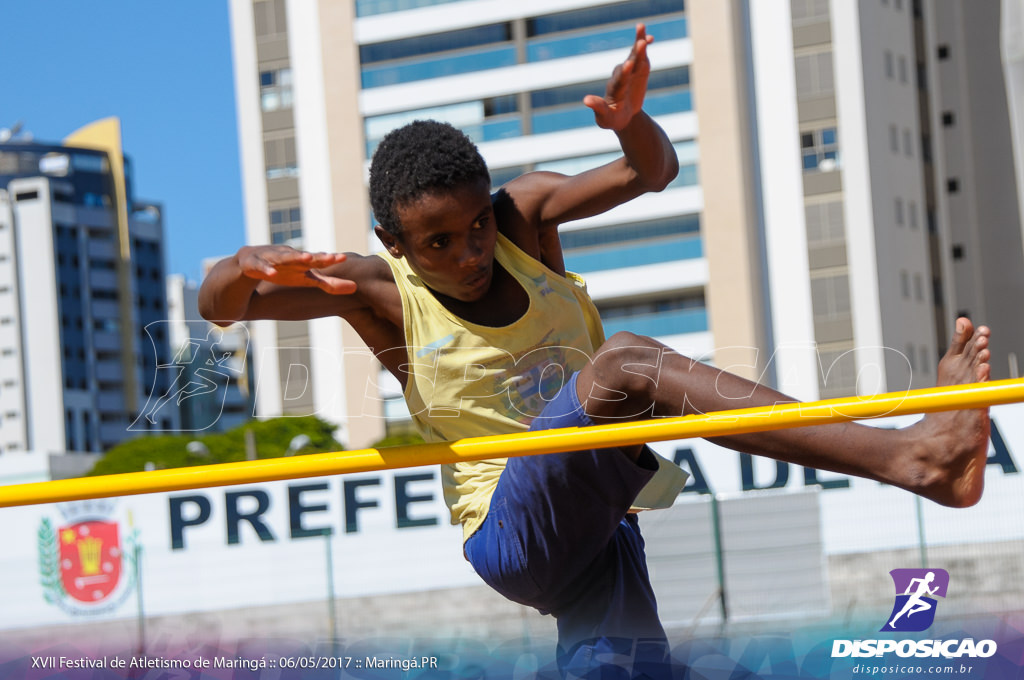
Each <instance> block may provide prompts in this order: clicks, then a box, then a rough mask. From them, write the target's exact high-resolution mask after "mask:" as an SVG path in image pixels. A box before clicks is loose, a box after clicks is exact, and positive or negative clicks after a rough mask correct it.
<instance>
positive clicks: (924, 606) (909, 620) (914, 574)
mask: <svg viewBox="0 0 1024 680" xmlns="http://www.w3.org/2000/svg"><path fill="white" fill-rule="evenodd" d="M889 575H890V576H892V581H893V585H894V586H895V588H896V597H895V601H894V602H893V606H892V613H890V614H889V617H888V618H887V619H886V622H885V625H884V626H882V628H881V629H880V631H879V632H882V633H890V632H897V633H919V632H921V631H923V630H927V629H928V628H930V627H931V625H932V623H933V622H934V621H935V611H936V609H937V607H938V602H939V601H938V600H937V599H936V598H939V597H941V598H945V597H946V591H947V590H948V589H949V572H947V571H946V570H945V569H893V570H892V571H890V572H889ZM891 653H895V654H896V655H897V656H900V657H933V658H935V657H940V656H941V657H945V658H955V657H969V658H977V657H990V656H992V655H993V654H995V653H996V643H995V641H993V640H979V641H977V642H975V641H974V640H973V639H972V638H965V639H963V640H960V639H945V640H895V639H891V640H835V641H833V643H832V657H833V658H836V657H844V656H853V657H880V656H884V655H885V654H891Z"/></svg>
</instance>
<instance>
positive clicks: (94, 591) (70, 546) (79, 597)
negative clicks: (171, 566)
mask: <svg viewBox="0 0 1024 680" xmlns="http://www.w3.org/2000/svg"><path fill="white" fill-rule="evenodd" d="M58 507H59V509H60V511H61V513H62V514H63V515H64V521H62V522H60V526H58V527H57V528H54V523H53V522H52V521H51V519H50V518H49V517H44V518H43V520H42V522H41V523H40V526H39V531H38V533H37V536H38V548H39V575H40V584H41V585H42V587H43V596H44V597H45V598H46V601H47V602H49V603H50V604H54V605H57V606H59V607H60V608H62V609H64V610H66V611H68V612H69V613H73V614H86V613H101V612H107V611H111V610H113V609H114V608H116V607H117V606H119V605H120V604H121V603H122V602H123V601H124V599H125V598H126V597H127V595H128V593H129V592H130V591H131V589H132V588H133V587H134V586H135V546H136V545H137V542H138V536H137V533H138V531H137V530H135V529H130V530H129V532H128V533H127V534H124V535H123V534H122V529H121V524H120V522H118V521H117V519H115V518H114V517H113V510H114V502H113V501H110V500H99V501H89V502H83V503H65V504H62V505H60V506H58Z"/></svg>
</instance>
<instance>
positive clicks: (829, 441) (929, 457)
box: [577, 318, 990, 507]
mask: <svg viewBox="0 0 1024 680" xmlns="http://www.w3.org/2000/svg"><path fill="white" fill-rule="evenodd" d="M988 338H989V330H988V328H986V327H984V326H982V327H979V328H978V329H975V328H974V327H973V325H972V324H971V322H970V321H969V320H967V319H963V318H961V319H958V320H957V325H956V332H955V334H954V336H953V341H952V343H951V345H950V347H949V350H948V351H947V352H946V355H945V356H944V357H943V358H942V360H941V361H940V362H939V369H938V384H939V385H954V384H963V383H971V382H979V381H984V380H987V379H988V377H989V365H988V360H989V355H990V353H989V350H988ZM577 390H578V396H579V399H580V401H581V402H582V403H583V404H584V407H585V409H586V412H587V414H588V415H589V416H590V417H591V418H592V419H593V420H594V421H596V422H616V421H621V420H623V419H627V420H637V419H641V418H650V417H652V416H653V417H657V416H679V415H686V414H691V413H708V412H712V411H724V410H730V409H738V408H748V407H753V406H767V405H771V404H775V403H784V402H792V401H794V400H793V399H792V398H790V397H787V396H785V395H783V394H781V393H779V392H776V391H775V390H772V389H769V388H767V387H764V386H762V385H758V384H756V383H753V382H750V381H748V380H745V379H743V378H740V377H738V376H735V375H732V374H729V373H726V372H725V371H722V370H719V369H716V368H714V367H711V366H708V365H706V364H702V363H700V362H697V361H694V360H691V359H688V358H686V357H683V356H681V355H679V354H676V353H675V352H673V351H672V350H670V349H669V348H667V347H665V346H663V345H661V344H659V343H657V342H655V341H653V340H651V339H650V338H645V337H641V336H636V335H632V334H629V333H618V334H616V335H615V336H613V337H612V338H611V339H609V341H608V342H607V343H605V345H604V346H602V347H601V349H600V350H599V351H598V353H597V354H596V355H595V357H594V360H593V362H592V363H591V364H589V365H588V366H587V367H586V368H585V369H583V370H582V371H581V372H580V375H579V379H578V381H577ZM988 437H989V421H988V410H987V409H980V410H979V409H974V410H963V411H950V412H944V413H933V414H929V415H927V416H926V417H925V418H924V419H923V420H921V421H919V422H917V423H915V424H914V425H911V426H909V427H906V428H902V429H899V430H887V429H882V428H875V427H868V426H864V425H859V424H856V423H838V424H829V425H817V426H810V427H799V428H791V429H785V430H774V431H769V432H761V433H754V434H746V435H734V436H728V437H718V438H715V439H714V440H713V441H715V442H716V443H718V444H721V445H723V446H726V447H729V448H732V449H736V450H738V451H743V452H745V453H750V454H754V455H759V456H766V457H769V458H773V459H775V460H779V461H784V462H788V463H795V464H797V465H803V466H806V467H813V468H820V469H823V470H830V471H833V472H838V473H842V474H848V475H856V476H860V477H867V478H869V479H875V480H877V481H880V482H885V483H887V484H892V485H894V486H899V487H901V488H904V489H907V490H909V491H912V492H914V493H917V494H920V495H922V496H924V497H926V498H930V499H932V500H934V501H936V502H938V503H942V504H943V505H949V506H954V507H966V506H968V505H973V504H974V503H976V502H977V501H978V499H979V498H980V497H981V492H982V487H983V484H984V469H985V458H986V456H987V453H988Z"/></svg>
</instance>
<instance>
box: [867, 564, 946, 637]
mask: <svg viewBox="0 0 1024 680" xmlns="http://www.w3.org/2000/svg"><path fill="white" fill-rule="evenodd" d="M889 575H890V576H892V581H893V584H894V585H895V586H896V602H895V603H894V604H893V607H892V613H891V614H890V615H889V620H888V621H887V622H886V624H885V625H884V626H882V628H881V630H882V631H883V632H884V631H899V632H901V633H919V632H921V631H922V630H927V629H928V628H930V627H931V625H932V622H933V621H935V608H936V606H937V605H938V600H936V599H935V598H936V597H942V598H945V597H946V590H947V589H948V588H949V572H947V571H946V570H945V569H893V570H892V571H890V572H889Z"/></svg>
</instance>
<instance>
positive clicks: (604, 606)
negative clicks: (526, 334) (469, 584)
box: [465, 374, 665, 664]
mask: <svg viewBox="0 0 1024 680" xmlns="http://www.w3.org/2000/svg"><path fill="white" fill-rule="evenodd" d="M577 375H578V374H574V375H573V376H572V378H570V380H569V381H568V383H567V384H566V385H565V386H564V387H563V388H562V390H561V391H560V392H559V393H558V395H556V396H555V398H554V399H552V400H551V401H550V402H549V403H548V405H547V407H546V408H545V409H544V411H543V412H542V413H541V414H540V415H539V416H538V417H537V418H536V419H535V420H534V421H533V423H532V425H531V426H530V429H531V430H544V429H554V428H560V427H580V426H588V425H593V424H594V423H593V421H592V420H591V419H590V418H589V417H588V416H587V415H586V413H584V411H583V408H582V407H581V406H580V402H579V399H578V397H577V395H576V377H577ZM548 414H554V415H548ZM657 467H658V464H657V461H656V460H655V459H654V455H653V453H652V452H651V451H650V450H649V449H647V447H644V449H643V451H642V453H641V454H640V457H639V459H638V460H637V461H636V462H633V461H632V460H631V459H630V458H629V456H627V455H626V454H625V453H624V452H622V451H621V450H619V449H617V448H609V449H591V450H588V451H575V452H567V453H552V454H546V455H539V456H521V457H513V458H509V459H508V465H507V466H506V468H505V470H504V471H503V472H502V473H501V477H500V478H499V480H498V485H497V488H496V489H495V491H494V495H493V496H492V497H491V504H490V509H489V511H488V513H487V517H486V519H485V520H484V523H483V525H482V526H481V527H480V529H479V530H477V531H476V532H475V533H474V534H473V535H472V536H470V538H469V539H468V540H467V541H466V543H465V552H466V557H467V558H468V559H469V561H470V563H471V564H472V565H473V568H474V569H476V571H477V573H478V574H479V575H480V576H481V578H483V580H484V581H485V582H486V583H487V584H488V585H490V586H491V587H492V588H494V589H495V590H497V591H498V592H499V593H501V594H502V595H504V596H505V597H507V598H509V599H510V600H513V601H515V602H519V603H521V604H524V605H528V606H530V607H534V608H536V609H538V610H540V611H541V612H543V613H549V614H552V615H553V616H554V617H555V619H556V621H557V625H558V639H559V648H560V654H559V656H560V659H564V660H566V663H569V664H572V663H578V662H579V660H580V659H581V658H583V660H584V661H586V660H587V659H590V660H591V661H592V662H593V661H597V657H599V656H600V655H602V654H615V655H619V653H620V652H621V650H622V648H623V645H624V644H628V643H629V641H634V642H635V641H638V640H641V639H643V640H646V641H647V643H646V644H648V646H649V643H650V642H654V643H657V642H658V641H664V639H665V632H664V630H663V628H662V626H661V623H660V621H659V619H658V612H657V606H656V604H655V599H654V591H653V589H652V588H651V583H650V578H649V576H648V573H647V563H646V558H645V555H644V541H643V538H642V537H641V535H640V528H639V525H638V523H637V519H636V515H635V514H629V512H628V511H629V508H630V506H631V504H632V503H633V500H634V499H635V498H636V495H637V493H639V491H640V489H641V488H643V486H644V485H645V484H646V483H647V482H648V480H650V478H651V477H652V476H653V475H654V472H655V471H656V470H657ZM615 650H619V651H618V652H616V651H615ZM573 659H576V661H573Z"/></svg>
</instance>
